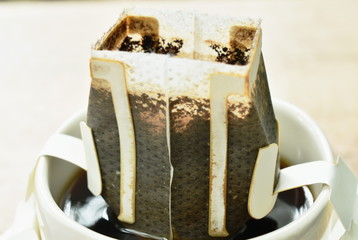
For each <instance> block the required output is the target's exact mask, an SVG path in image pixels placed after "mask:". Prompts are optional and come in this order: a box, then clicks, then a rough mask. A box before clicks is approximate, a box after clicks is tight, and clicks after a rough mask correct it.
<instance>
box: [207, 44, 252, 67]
mask: <svg viewBox="0 0 358 240" xmlns="http://www.w3.org/2000/svg"><path fill="white" fill-rule="evenodd" d="M210 47H211V48H212V49H213V50H214V51H215V52H216V53H217V57H216V61H217V62H221V63H226V64H231V65H246V64H247V63H248V61H249V55H248V52H249V51H250V49H248V48H243V50H242V49H240V48H230V49H229V48H228V47H223V46H221V45H219V44H212V45H210Z"/></svg>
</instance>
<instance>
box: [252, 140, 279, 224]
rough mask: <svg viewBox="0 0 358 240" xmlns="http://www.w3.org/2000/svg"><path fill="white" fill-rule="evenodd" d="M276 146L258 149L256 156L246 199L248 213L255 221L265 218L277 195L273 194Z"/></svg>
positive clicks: (271, 145) (276, 155) (276, 156)
mask: <svg viewBox="0 0 358 240" xmlns="http://www.w3.org/2000/svg"><path fill="white" fill-rule="evenodd" d="M277 158H278V145H277V144H276V143H272V144H270V145H268V146H266V147H263V148H260V150H259V153H258V155H257V159H256V164H255V168H254V172H253V175H252V180H251V186H250V191H249V198H248V211H249V213H250V216H251V217H253V218H255V219H260V218H263V217H265V216H266V215H267V214H269V213H270V211H271V210H272V208H273V207H274V205H275V202H276V199H277V193H274V192H273V188H274V184H275V177H276V167H277V166H276V164H277Z"/></svg>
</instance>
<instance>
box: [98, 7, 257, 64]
mask: <svg viewBox="0 0 358 240" xmlns="http://www.w3.org/2000/svg"><path fill="white" fill-rule="evenodd" d="M132 14H133V15H132ZM184 17H187V18H188V19H186V20H185V21H183V22H182V23H180V22H178V24H174V23H173V22H169V21H173V20H172V19H170V18H169V19H170V20H169V21H168V18H162V19H161V18H160V17H158V16H139V14H138V15H134V13H131V12H130V11H129V12H127V14H124V15H123V17H122V18H121V19H120V20H119V21H118V22H117V23H116V24H115V25H114V26H113V27H112V29H111V30H110V31H109V32H108V33H107V34H106V35H105V36H104V37H103V38H102V39H101V40H100V41H99V42H98V43H97V44H96V45H95V50H109V51H125V52H142V53H153V54H166V55H170V56H173V57H179V58H189V59H196V60H204V61H211V62H220V63H225V64H231V65H241V66H244V65H247V64H248V63H249V61H250V54H251V50H252V49H253V48H254V47H255V46H254V45H255V44H254V41H255V40H254V39H255V36H256V34H257V33H258V32H259V31H260V28H259V24H257V23H249V24H246V23H245V22H244V21H243V23H232V26H231V27H230V29H227V32H226V33H225V35H226V37H225V38H222V39H214V38H212V37H211V35H217V34H216V33H217V31H219V30H218V29H217V28H218V27H217V26H215V25H212V26H210V25H208V24H206V23H205V22H206V20H205V17H206V16H204V17H202V18H200V17H198V16H191V15H190V14H189V15H187V16H184ZM163 19H164V21H163ZM220 20H221V19H218V20H217V21H218V22H219V21H220ZM229 22H230V21H229ZM230 24H231V23H230ZM169 28H171V29H169ZM179 28H180V30H179ZM210 28H211V29H210ZM183 29H184V30H183ZM185 29H186V30H185ZM220 31H222V30H220ZM181 33H184V34H181Z"/></svg>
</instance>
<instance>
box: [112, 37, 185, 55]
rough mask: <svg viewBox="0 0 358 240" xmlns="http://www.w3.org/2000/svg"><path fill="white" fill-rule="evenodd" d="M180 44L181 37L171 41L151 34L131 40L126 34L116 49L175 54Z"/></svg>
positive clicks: (178, 50) (181, 41)
mask: <svg viewBox="0 0 358 240" xmlns="http://www.w3.org/2000/svg"><path fill="white" fill-rule="evenodd" d="M182 46H183V40H181V39H174V40H173V41H172V42H167V41H166V40H165V39H163V38H158V39H156V38H155V37H152V36H143V37H142V38H141V39H140V40H133V38H132V37H130V36H126V37H125V39H124V40H123V42H122V44H121V45H120V46H119V48H118V50H119V51H126V52H144V53H157V54H168V55H171V56H175V55H177V54H178V53H179V52H180V49H181V48H182Z"/></svg>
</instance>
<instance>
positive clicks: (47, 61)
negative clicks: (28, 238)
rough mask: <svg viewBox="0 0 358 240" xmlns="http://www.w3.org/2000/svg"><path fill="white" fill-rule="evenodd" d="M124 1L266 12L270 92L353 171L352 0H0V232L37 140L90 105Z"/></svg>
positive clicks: (355, 79) (357, 143) (357, 34)
mask: <svg viewBox="0 0 358 240" xmlns="http://www.w3.org/2000/svg"><path fill="white" fill-rule="evenodd" d="M128 6H141V7H161V8H170V9H177V8H183V9H191V10H193V9H197V10H198V11H202V12H211V13H217V14H229V15H236V16H251V17H260V18H262V19H263V24H262V28H263V54H264V57H265V62H266V68H267V74H268V77H269V84H270V88H271V93H272V96H273V97H276V98H281V99H283V100H286V101H288V102H291V103H293V104H294V105H296V106H298V107H300V108H301V109H303V110H304V111H306V112H307V113H308V114H309V115H311V116H312V118H313V119H314V120H315V121H316V122H318V124H319V125H320V126H321V128H322V129H323V131H324V132H325V133H326V135H327V137H328V139H329V141H330V142H331V145H332V148H333V150H334V152H335V154H339V155H341V156H343V159H345V160H346V161H347V162H348V164H349V165H350V166H351V167H352V168H353V169H354V172H355V173H356V174H358V150H357V148H358V46H357V44H358V14H357V12H358V1H354V0H352V1H349V0H342V1H321V0H319V1H308V0H307V1H294V0H287V1H284V0H269V1H263V0H262V1H260V0H253V1H249V0H238V1H210V2H208V1H194V2H193V1H180V2H176V1H162V2H160V1H157V2H151V1H145V2H138V1H132V2H128V1H125V2H124V1H116V2H115V1H112V2H104V1H98V2H96V1H94V2H52V3H46V2H35V3H31V2H21V3H18V2H16V3H10V2H9V3H3V2H0V233H1V232H3V231H4V230H5V229H6V228H7V227H9V226H10V224H11V222H12V220H13V217H14V214H15V209H16V205H17V204H18V202H19V201H20V200H21V199H23V197H24V194H25V189H26V183H27V177H28V174H29V172H30V171H31V169H32V168H33V166H34V164H35V160H36V156H37V154H38V153H39V152H40V150H41V147H42V146H43V145H44V144H45V142H46V140H47V139H48V138H49V136H50V135H51V134H52V133H53V132H54V131H55V130H56V129H57V128H58V127H59V126H60V125H61V124H62V123H63V122H64V121H65V120H66V119H67V118H69V117H70V116H71V115H73V114H74V113H76V112H77V111H79V110H80V109H82V108H85V107H86V105H87V98H88V93H89V84H90V79H89V66H88V65H89V56H90V55H89V54H90V47H91V44H92V43H94V42H95V41H96V40H97V39H98V38H99V37H100V36H101V35H102V33H103V32H105V31H106V30H107V29H108V28H109V27H110V26H111V25H112V24H113V23H114V22H115V20H116V19H117V17H118V16H119V14H120V12H121V9H122V8H124V7H128ZM293 137H294V136H293Z"/></svg>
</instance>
